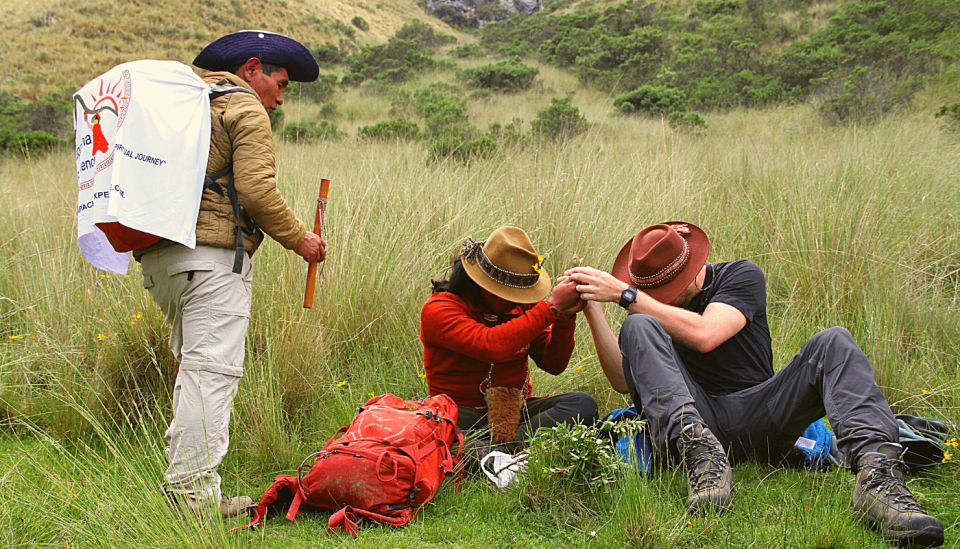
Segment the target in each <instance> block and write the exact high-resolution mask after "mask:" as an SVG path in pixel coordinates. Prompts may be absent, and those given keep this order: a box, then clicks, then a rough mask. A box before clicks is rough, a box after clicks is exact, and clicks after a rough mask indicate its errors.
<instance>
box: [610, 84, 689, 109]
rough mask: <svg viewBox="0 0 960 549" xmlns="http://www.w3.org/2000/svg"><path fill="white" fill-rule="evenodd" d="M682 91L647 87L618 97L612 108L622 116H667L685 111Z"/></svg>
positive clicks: (662, 87)
mask: <svg viewBox="0 0 960 549" xmlns="http://www.w3.org/2000/svg"><path fill="white" fill-rule="evenodd" d="M686 102H687V101H686V96H685V94H684V93H683V90H678V89H677V88H670V87H667V86H657V85H647V86H640V87H639V88H637V89H635V90H633V91H630V92H627V93H625V94H623V95H620V96H618V97H617V98H616V99H614V100H613V106H614V107H615V108H616V109H617V110H618V111H619V112H621V113H623V114H647V115H651V116H652V115H658V114H667V113H669V112H673V111H682V110H685V109H686Z"/></svg>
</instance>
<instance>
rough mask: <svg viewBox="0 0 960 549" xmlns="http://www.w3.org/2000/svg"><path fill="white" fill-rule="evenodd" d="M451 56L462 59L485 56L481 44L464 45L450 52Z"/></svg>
mask: <svg viewBox="0 0 960 549" xmlns="http://www.w3.org/2000/svg"><path fill="white" fill-rule="evenodd" d="M450 55H451V56H453V57H457V58H460V59H468V58H470V57H480V56H481V55H483V48H481V47H480V45H479V44H463V45H461V46H457V47H455V48H453V49H452V50H450Z"/></svg>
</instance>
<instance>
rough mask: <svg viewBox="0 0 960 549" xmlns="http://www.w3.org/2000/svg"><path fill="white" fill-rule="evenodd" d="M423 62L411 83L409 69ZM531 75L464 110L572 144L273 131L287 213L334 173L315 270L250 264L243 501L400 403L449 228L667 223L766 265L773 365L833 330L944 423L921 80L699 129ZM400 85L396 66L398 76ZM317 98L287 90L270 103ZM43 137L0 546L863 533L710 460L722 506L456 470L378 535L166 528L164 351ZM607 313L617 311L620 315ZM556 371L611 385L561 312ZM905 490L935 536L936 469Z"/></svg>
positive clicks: (846, 539)
mask: <svg viewBox="0 0 960 549" xmlns="http://www.w3.org/2000/svg"><path fill="white" fill-rule="evenodd" d="M429 78H431V77H429V76H428V77H427V79H429ZM540 82H541V83H540V84H539V85H538V86H537V87H535V89H534V90H532V91H530V92H526V93H524V94H520V95H514V96H496V95H495V96H492V97H490V98H488V99H484V100H481V101H472V102H471V104H470V117H471V120H472V121H473V122H475V123H477V124H480V125H482V126H485V125H486V124H489V123H492V122H508V121H509V120H510V119H511V118H512V117H514V116H519V117H521V118H524V119H526V120H530V119H531V118H533V116H534V115H535V114H536V112H537V110H538V109H539V108H541V107H542V106H544V105H545V104H547V103H549V98H550V97H553V96H555V95H559V94H562V93H564V92H567V91H575V94H574V96H573V97H574V104H575V105H577V106H578V107H579V108H580V109H581V111H582V112H583V113H584V114H585V115H586V116H587V118H588V120H589V121H590V122H591V129H590V130H589V131H588V133H587V134H585V135H582V136H580V137H578V138H576V139H573V140H571V141H568V142H566V143H564V144H559V145H558V144H548V143H538V142H535V141H530V142H528V143H525V144H522V145H518V146H515V147H511V148H507V149H504V150H502V151H501V152H500V153H499V154H498V155H497V156H495V157H493V158H491V159H487V160H481V161H476V162H473V163H471V164H462V163H455V162H447V161H441V162H437V163H427V162H426V161H425V158H426V156H427V152H426V146H425V145H424V144H423V143H400V142H387V143H376V142H361V141H357V140H355V139H352V138H348V139H345V140H341V141H337V142H325V143H319V144H314V145H297V144H289V143H281V144H280V145H279V147H278V152H279V158H278V165H279V171H280V182H281V187H282V190H283V192H284V194H285V195H286V197H287V198H288V200H289V202H290V203H291V205H292V206H293V208H294V209H295V210H296V211H297V212H298V213H299V214H300V215H301V216H302V217H303V218H305V219H309V218H310V216H311V215H312V211H313V204H314V203H315V202H314V201H315V196H316V186H317V183H318V177H319V176H324V177H329V178H331V179H332V180H333V188H332V191H331V199H330V206H329V235H328V237H329V245H330V253H329V256H328V261H327V265H326V283H325V284H324V285H323V286H322V287H321V289H320V290H319V292H318V295H317V299H316V302H315V305H314V309H313V310H309V311H305V310H303V309H302V308H301V306H300V303H301V299H302V291H303V282H304V272H305V266H304V264H303V262H302V261H301V260H299V258H297V257H296V256H294V255H293V254H291V253H287V252H285V251H283V250H282V249H281V248H280V246H278V245H277V244H276V243H268V244H267V245H265V246H264V247H263V248H262V250H261V251H260V252H258V254H257V255H256V258H255V259H256V261H255V264H256V272H255V281H254V286H255V291H254V307H253V308H254V310H253V318H252V322H251V328H250V332H249V335H248V341H247V349H248V353H247V362H246V375H245V378H244V380H243V382H242V383H241V388H240V393H239V395H238V396H237V398H236V401H235V407H234V416H233V425H232V440H231V451H230V453H229V454H228V457H227V460H226V462H225V463H224V465H223V467H222V470H221V474H222V475H223V477H224V488H225V490H226V491H229V492H231V493H250V494H251V495H255V496H256V495H259V493H260V492H261V491H262V490H263V489H264V488H265V487H266V486H267V485H268V484H269V482H270V479H271V478H272V476H273V475H274V474H277V473H280V472H289V471H290V470H291V469H294V468H295V467H296V466H297V465H298V464H299V463H300V460H301V459H302V458H303V456H305V455H306V454H308V453H310V452H313V451H315V450H317V449H318V448H319V446H320V445H321V444H322V443H323V442H324V441H325V440H326V439H327V438H328V437H329V435H330V434H331V433H332V432H333V431H334V430H335V429H336V428H338V427H339V426H341V425H343V424H345V423H346V422H347V421H349V419H350V418H351V417H352V416H353V414H354V412H355V410H356V407H357V406H358V405H359V404H360V403H362V402H364V401H365V400H366V399H368V398H369V397H370V396H371V395H373V394H378V393H383V392H392V393H395V394H398V395H401V396H405V397H415V396H420V395H423V394H424V393H425V389H426V387H425V383H424V381H423V368H422V363H421V356H422V350H421V346H420V342H419V339H418V313H419V308H420V305H421V304H422V303H423V301H424V300H425V299H426V298H427V295H428V292H429V281H430V279H431V278H435V277H441V276H443V274H444V269H445V267H446V266H447V265H448V263H449V260H450V257H451V254H452V253H453V252H454V251H455V250H456V249H457V248H458V246H459V243H460V242H461V241H462V239H463V238H464V237H466V236H474V237H477V238H483V237H485V236H486V235H487V234H489V232H490V231H491V230H492V229H494V228H496V227H497V226H500V225H503V224H515V225H518V226H520V227H523V228H525V229H526V230H527V231H528V232H529V233H530V235H531V237H532V239H533V241H534V243H535V244H536V245H537V246H538V248H539V249H540V250H541V253H542V254H543V255H545V256H546V258H547V261H546V266H547V268H548V270H549V271H550V272H551V273H559V272H561V271H562V270H563V269H564V268H566V267H568V266H572V265H574V264H578V263H582V264H590V265H595V266H598V267H601V268H608V267H609V265H610V264H611V263H612V260H613V257H614V255H615V253H616V251H617V250H618V249H619V248H620V246H621V245H622V244H623V242H624V241H626V239H627V238H628V237H629V236H630V235H632V234H633V233H634V232H635V231H636V230H637V229H638V228H639V227H641V226H643V225H646V224H649V223H652V222H657V221H661V220H666V219H668V218H669V219H685V220H689V221H692V222H695V223H697V224H698V225H700V226H702V227H704V228H705V229H706V230H707V231H708V233H709V234H710V235H711V236H712V238H713V243H714V244H713V251H712V258H711V259H712V260H714V261H724V260H730V259H735V258H749V259H752V260H753V261H755V262H757V263H758V264H759V265H760V266H761V267H762V268H763V269H764V270H765V271H766V273H767V277H768V278H767V283H768V292H769V309H770V311H769V312H770V324H771V330H772V336H773V343H774V360H775V364H777V365H782V364H784V363H786V361H787V360H789V358H790V357H791V356H792V355H793V353H794V352H795V351H796V349H797V348H798V347H799V346H800V345H801V344H802V343H803V342H804V341H805V340H806V339H807V338H808V337H810V336H811V335H812V334H813V333H815V332H816V331H818V330H820V329H822V328H825V327H829V326H833V325H844V326H846V327H848V328H849V329H850V330H851V332H852V333H853V334H854V337H855V338H856V339H857V341H858V342H859V343H860V344H861V346H862V347H863V349H864V350H865V351H866V353H867V354H868V356H870V358H871V359H872V361H873V364H874V368H875V373H876V376H877V379H878V380H879V382H880V384H881V385H882V387H883V389H884V392H885V393H886V395H887V397H888V399H889V400H890V401H891V403H892V404H893V406H894V407H895V409H896V410H897V411H904V412H910V413H914V414H917V415H925V416H936V417H944V418H948V419H952V420H954V421H956V420H960V368H958V367H960V323H958V322H957V321H956V316H957V314H958V312H960V274H958V273H960V176H958V172H957V170H956V166H957V165H958V160H960V154H958V153H960V148H958V144H957V141H956V139H955V137H951V136H950V135H949V134H946V133H944V132H942V131H941V130H940V128H939V126H938V124H937V121H936V120H935V119H934V118H933V116H932V112H933V111H934V109H935V106H937V105H939V104H940V103H942V102H943V97H944V94H945V93H946V94H949V93H955V92H950V91H949V90H948V89H947V88H945V87H944V88H943V89H939V90H938V89H931V90H929V91H928V92H926V93H925V94H922V95H921V96H919V97H918V98H917V99H916V100H915V103H914V105H913V106H912V108H910V109H907V110H905V111H903V112H900V113H897V114H894V115H892V116H890V117H888V118H886V119H885V120H883V121H882V122H881V123H879V124H876V125H872V126H866V127H857V126H852V127H845V128H836V127H828V126H824V125H822V124H821V122H820V121H819V119H818V118H817V116H816V115H815V113H814V111H813V109H812V108H811V107H810V106H807V105H797V106H790V107H778V108H772V109H769V110H764V111H733V112H729V113H725V114H715V115H710V116H708V119H709V122H710V128H709V130H708V131H707V132H706V133H705V134H704V135H690V134H686V133H681V132H675V131H673V130H671V129H670V128H669V127H668V126H667V125H666V123H664V122H662V121H660V120H644V119H631V118H621V117H614V116H612V115H610V112H609V110H610V107H609V105H610V101H609V98H608V97H606V96H604V95H602V94H599V93H597V92H593V91H590V90H583V89H578V88H576V82H575V80H574V79H573V78H572V77H570V76H569V75H566V74H564V73H561V72H559V71H555V70H551V69H548V68H542V73H541V76H540ZM422 83H423V81H420V82H419V83H418V85H419V84H422ZM337 104H338V109H339V113H340V117H341V118H340V119H339V120H338V123H339V124H340V127H341V128H343V129H346V130H348V131H349V132H351V133H353V132H354V131H355V129H356V128H357V127H359V126H361V125H364V124H369V123H372V122H375V121H377V120H381V119H383V118H385V117H386V116H387V113H388V110H389V107H390V105H389V102H388V101H386V100H385V99H384V97H383V95H382V94H380V93H377V92H376V91H374V90H372V89H367V90H366V91H365V90H364V89H360V90H353V91H350V92H347V93H346V94H344V95H343V96H341V97H338V99H337ZM315 108H316V107H314V106H311V105H308V104H302V103H298V102H297V101H296V98H292V99H291V100H290V102H289V104H288V105H287V106H286V107H285V109H286V111H287V117H288V119H290V120H296V119H299V118H305V117H308V115H310V113H311V112H312V111H311V109H315ZM73 177H74V165H73V158H72V156H71V155H70V154H68V153H60V154H52V155H49V156H44V157H27V158H13V157H7V158H3V159H0V209H2V211H3V212H4V220H5V222H4V223H2V224H0V245H2V248H3V250H4V253H3V254H2V257H0V423H2V424H3V427H2V430H0V498H2V500H3V501H4V502H5V503H4V505H3V508H4V512H3V513H0V545H2V546H19V545H55V546H81V547H83V546H132V545H137V546H151V547H153V546H227V545H237V546H241V545H260V544H262V545H268V546H282V545H286V546H316V545H345V546H369V547H394V546H396V547H423V546H457V547H459V546H466V547H489V546H495V547H501V546H502V547H531V546H553V547H560V546H567V547H578V546H625V545H626V546H642V547H704V546H721V547H723V546H729V547H745V546H756V547H778V546H780V547H824V548H826V547H865V546H866V547H883V546H884V543H883V542H882V540H881V539H880V538H879V536H878V535H876V534H874V533H871V532H867V531H865V530H863V529H862V528H860V527H859V526H858V525H857V524H855V523H854V522H853V521H852V520H851V519H850V518H849V514H848V512H847V507H848V505H849V498H850V494H851V493H852V488H853V481H852V477H851V476H850V475H849V474H847V473H845V472H842V471H834V472H829V473H809V472H805V471H796V470H790V469H781V468H776V467H772V466H768V465H757V464H744V465H738V466H737V467H736V468H735V469H734V481H735V483H736V490H737V496H736V502H735V506H734V510H733V511H732V512H730V513H729V514H727V515H725V516H723V517H715V516H709V517H703V518H695V519H689V518H688V517H685V516H684V515H683V513H682V504H683V499H684V495H685V481H684V479H683V477H682V474H679V473H673V472H668V473H666V474H664V475H661V476H658V477H656V478H652V479H644V478H640V477H637V476H636V475H632V474H630V473H629V472H625V473H624V476H623V479H622V480H621V482H619V483H618V485H617V486H616V487H615V488H614V489H613V490H611V492H610V493H609V494H607V496H606V497H605V498H602V500H601V502H600V503H599V504H597V505H596V506H595V507H596V508H595V509H593V511H592V512H584V511H582V510H581V511H573V510H572V508H571V507H569V506H568V505H567V503H568V502H562V501H560V502H550V503H548V504H541V505H539V506H536V505H531V503H530V501H529V498H528V497H527V495H526V494H524V493H523V492H522V491H519V490H512V491H508V492H506V493H503V494H500V493H498V492H496V491H495V489H494V488H493V487H492V485H488V484H487V483H486V482H485V481H481V480H476V479H472V480H468V481H467V482H465V483H464V486H463V490H462V491H460V492H457V491H455V490H454V489H453V487H452V486H446V487H444V488H443V489H442V490H441V492H440V494H439V496H438V497H437V499H436V500H435V503H433V504H431V505H428V506H427V507H426V508H425V509H424V510H423V511H422V513H421V514H420V515H419V516H418V518H417V520H416V521H415V522H414V523H413V524H411V525H410V526H409V527H407V528H404V529H402V530H392V529H389V528H380V527H366V528H364V529H363V530H362V531H361V535H360V537H359V538H358V539H357V540H352V539H350V538H348V537H343V536H339V537H330V538H328V537H326V534H325V525H326V522H325V521H326V518H325V517H324V516H306V517H304V518H302V519H299V520H298V521H297V523H296V524H289V523H286V522H285V521H283V520H281V519H278V518H275V519H274V520H271V521H269V522H268V523H267V527H266V528H264V529H261V530H259V531H256V532H252V533H248V532H244V533H229V529H230V528H232V527H233V526H235V523H233V522H216V521H215V522H208V523H202V522H195V521H183V520H180V519H178V518H177V517H176V516H175V515H174V513H172V512H171V511H170V509H169V508H168V507H167V506H166V504H165V503H164V501H163V498H162V496H161V494H160V492H159V490H158V487H159V483H160V479H161V476H162V471H163V469H164V460H163V457H162V432H163V429H164V428H165V425H166V422H167V421H168V420H169V413H170V412H169V409H168V408H169V397H170V390H169V388H170V386H171V381H172V379H173V376H174V372H175V365H174V363H173V359H172V357H171V355H170V352H169V351H168V350H167V348H166V337H167V333H168V332H167V329H166V327H165V326H164V324H163V321H162V319H161V318H160V316H159V313H158V311H157V309H156V307H155V306H154V305H153V303H152V302H151V300H150V298H149V296H148V294H147V292H146V291H144V290H143V289H142V288H141V284H140V280H139V277H138V273H137V271H136V269H135V268H134V269H133V270H132V271H131V274H130V275H129V276H127V277H115V276H108V275H104V274H100V273H98V272H96V271H94V270H93V269H92V268H91V267H89V266H88V265H87V264H86V263H85V262H84V260H83V259H82V258H81V256H80V255H79V253H78V251H77V249H76V244H75V212H74V209H75V204H76V198H75V196H76V195H75V193H76V190H75V189H76V187H75V183H74V180H73ZM614 309H615V308H610V309H608V311H607V312H608V313H609V314H610V315H611V319H612V320H613V321H614V323H615V325H617V324H619V322H620V320H621V317H622V314H621V313H620V312H619V311H617V310H614ZM578 330H579V331H578V335H577V341H578V343H577V348H576V350H575V353H574V358H573V360H572V363H571V365H570V368H569V369H568V371H567V372H566V373H564V374H563V375H561V376H559V377H551V376H548V375H546V374H543V373H542V372H538V373H535V374H534V378H533V380H534V385H535V387H536V389H537V392H538V393H541V394H546V393H550V392H555V391H564V390H573V389H578V390H587V391H589V392H591V393H593V394H594V395H596V396H597V399H598V401H599V402H600V406H601V411H607V410H609V409H611V408H613V407H618V406H621V405H624V404H625V403H626V401H625V399H624V398H623V397H622V396H620V395H618V394H616V393H614V392H613V391H612V390H610V389H609V388H608V387H607V385H606V382H605V380H604V378H603V376H602V374H601V372H600V370H599V366H598V365H597V361H596V358H595V356H594V352H593V348H592V344H591V343H590V337H589V333H588V332H587V330H586V323H585V322H581V325H580V326H579V328H578ZM910 486H911V488H912V489H913V490H914V491H915V492H916V493H917V494H918V495H919V496H920V498H921V500H922V501H924V502H925V503H926V504H927V506H928V508H929V509H930V510H931V511H932V512H933V513H934V514H936V515H937V516H939V517H940V518H941V519H942V520H943V522H944V524H945V526H946V527H947V543H948V545H957V544H958V543H960V542H958V539H960V537H958V534H960V532H958V529H960V504H958V503H957V501H956V497H955V494H956V493H957V491H958V489H960V469H958V468H957V467H956V464H955V463H952V462H951V463H947V464H945V465H944V466H942V467H939V468H937V469H936V470H934V471H932V472H930V473H929V474H927V475H924V476H922V477H918V478H914V479H911V481H910Z"/></svg>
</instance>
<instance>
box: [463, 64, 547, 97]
mask: <svg viewBox="0 0 960 549" xmlns="http://www.w3.org/2000/svg"><path fill="white" fill-rule="evenodd" d="M539 72H540V71H539V70H538V69H536V68H535V67H530V66H527V65H524V64H523V63H521V62H520V61H518V60H516V59H509V60H504V61H498V62H496V63H491V64H489V65H483V66H481V67H474V68H472V69H464V70H462V71H460V74H459V76H460V78H462V79H463V80H464V81H466V83H467V85H468V86H470V87H473V88H486V89H491V90H497V91H503V92H515V91H520V90H526V89H529V88H530V86H531V85H533V79H534V78H536V76H537V74H538V73H539Z"/></svg>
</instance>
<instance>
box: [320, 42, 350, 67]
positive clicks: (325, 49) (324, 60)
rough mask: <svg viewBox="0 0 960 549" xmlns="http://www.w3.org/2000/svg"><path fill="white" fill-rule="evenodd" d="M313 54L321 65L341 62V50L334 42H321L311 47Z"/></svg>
mask: <svg viewBox="0 0 960 549" xmlns="http://www.w3.org/2000/svg"><path fill="white" fill-rule="evenodd" d="M313 56H314V57H315V58H316V59H317V63H319V64H321V65H336V64H338V63H342V62H343V51H341V50H340V48H338V47H337V46H335V45H334V44H323V45H321V46H317V47H316V48H314V49H313Z"/></svg>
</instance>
